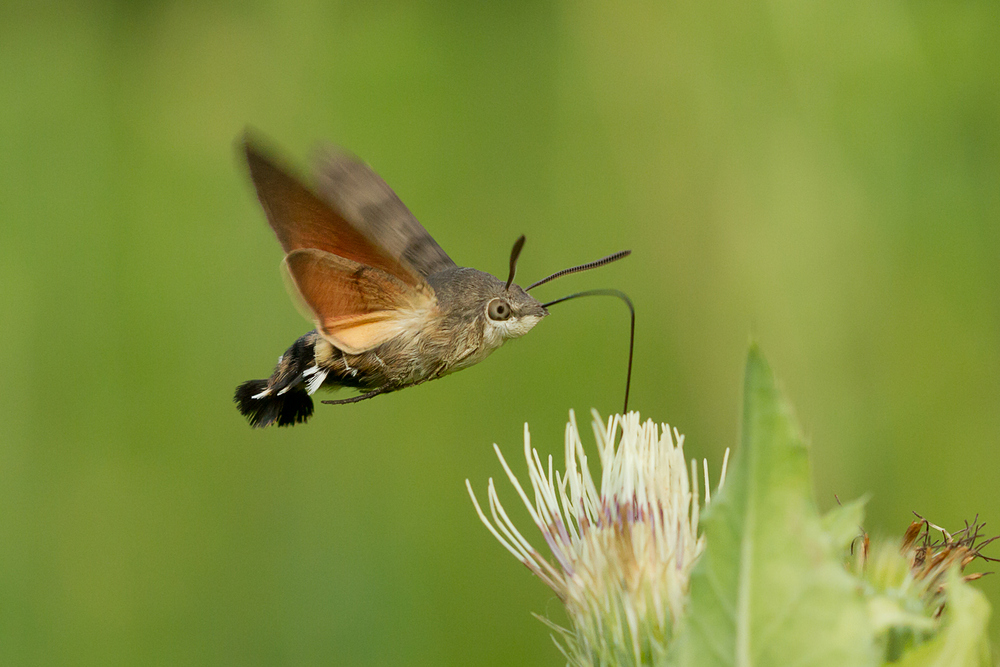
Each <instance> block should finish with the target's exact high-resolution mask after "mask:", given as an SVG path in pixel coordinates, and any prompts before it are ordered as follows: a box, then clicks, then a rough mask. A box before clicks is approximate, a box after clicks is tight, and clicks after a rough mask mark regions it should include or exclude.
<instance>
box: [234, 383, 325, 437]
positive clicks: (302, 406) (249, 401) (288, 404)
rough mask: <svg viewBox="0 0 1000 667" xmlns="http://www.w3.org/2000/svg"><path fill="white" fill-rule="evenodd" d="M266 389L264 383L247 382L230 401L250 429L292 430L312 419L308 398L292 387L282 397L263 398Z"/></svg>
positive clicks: (275, 395)
mask: <svg viewBox="0 0 1000 667" xmlns="http://www.w3.org/2000/svg"><path fill="white" fill-rule="evenodd" d="M267 385H268V380H248V381H247V382H244V383H243V384H241V385H240V386H239V387H237V388H236V396H235V397H234V398H233V400H234V401H235V402H236V407H237V408H238V409H239V411H240V414H242V415H243V416H244V417H246V418H247V421H248V422H250V426H253V427H254V428H264V427H265V426H271V425H272V424H277V425H278V426H293V425H295V424H301V423H303V422H305V421H306V420H307V419H309V417H311V416H312V413H313V401H312V397H310V396H309V394H308V393H306V391H305V390H304V389H302V388H301V387H295V388H293V389H290V390H289V391H286V392H285V393H283V394H277V393H271V394H266V393H265V392H266V391H267Z"/></svg>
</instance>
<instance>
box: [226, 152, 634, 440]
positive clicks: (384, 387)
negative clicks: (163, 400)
mask: <svg viewBox="0 0 1000 667" xmlns="http://www.w3.org/2000/svg"><path fill="white" fill-rule="evenodd" d="M242 149H243V152H244V154H245V156H246V161H247V164H248V166H249V168H250V177H251V180H252V181H253V184H254V187H255V188H256V190H257V196H258V198H259V199H260V203H261V205H262V206H263V208H264V212H265V214H266V215H267V221H268V222H269V223H270V225H271V228H272V229H273V230H274V233H275V235H277V237H278V241H279V242H280V243H281V247H282V249H283V250H284V251H285V259H284V263H283V264H284V267H285V269H286V270H287V274H288V276H289V277H290V279H291V280H290V284H291V286H292V288H293V289H292V291H293V293H294V295H295V296H296V297H298V299H299V300H300V301H301V303H302V305H304V306H305V309H306V310H307V311H308V314H309V316H310V317H311V318H312V320H313V322H314V323H315V325H316V328H315V329H314V330H312V331H310V332H309V333H307V334H305V335H303V336H302V337H300V338H299V339H298V340H296V341H295V343H293V344H292V346H291V347H290V348H288V350H287V351H286V352H285V353H284V354H283V355H281V357H280V358H279V359H278V365H277V367H276V368H275V369H274V373H273V374H272V375H271V377H270V378H267V379H262V380H249V381H247V382H244V383H243V384H241V385H240V386H239V387H237V389H236V396H235V398H234V400H235V402H236V404H237V406H238V408H239V411H240V413H242V414H243V416H245V417H246V418H247V420H248V421H249V422H250V425H251V426H253V427H255V428H263V427H265V426H270V425H272V424H277V425H278V426H291V425H294V424H297V423H300V422H304V421H306V420H307V419H308V418H309V417H310V416H311V415H312V412H313V402H312V398H311V397H312V394H313V393H315V392H316V391H317V390H318V389H319V388H321V387H323V388H329V389H336V388H340V387H347V388H353V389H357V390H359V391H360V392H361V393H360V395H357V396H354V397H351V398H345V399H340V400H335V401H323V402H324V403H332V404H339V403H354V402H357V401H362V400H365V399H369V398H372V397H374V396H377V395H379V394H385V393H388V392H391V391H396V390H399V389H403V388H405V387H410V386H413V385H416V384H421V383H423V382H427V381H428V380H434V379H436V378H439V377H442V376H444V375H447V374H448V373H453V372H455V371H458V370H461V369H463V368H467V367H469V366H471V365H473V364H476V363H478V362H480V361H482V360H483V359H485V358H486V357H487V356H489V354H490V353H491V352H493V351H494V350H495V349H497V348H498V347H500V346H501V345H503V343H504V342H505V341H507V340H510V339H512V338H518V337H520V336H523V335H524V334H526V333H527V332H528V331H530V330H531V329H532V328H533V327H534V326H535V325H536V324H538V322H539V321H540V320H541V319H542V318H543V317H545V316H546V315H548V309H547V307H548V306H551V305H553V304H555V303H558V302H561V301H564V300H566V299H570V298H576V297H578V296H591V295H595V294H606V295H612V296H617V297H619V298H623V299H624V300H625V301H626V303H627V304H628V306H629V309H630V310H632V305H631V302H630V301H629V300H628V297H626V296H625V295H624V294H622V293H621V292H617V291H616V290H590V291H588V292H581V293H579V294H573V295H569V296H568V297H563V298H561V299H556V300H555V301H551V302H549V303H544V304H543V303H541V302H539V301H538V300H536V299H535V298H533V297H532V296H530V295H529V294H528V290H530V289H532V288H534V287H537V286H538V285H540V284H542V283H544V282H548V281H549V280H552V279H553V278H556V277H559V276H562V275H565V274H567V273H574V272H576V271H582V270H585V269H589V268H593V267H595V266H601V265H603V264H607V263H608V262H612V261H615V260H617V259H621V258H622V257H625V256H626V255H628V254H629V252H630V251H622V252H619V253H615V254H614V255H609V256H608V257H605V258H603V259H601V260H597V261H596V262H590V263H588V264H584V265H581V266H577V267H573V268H570V269H564V270H563V271H559V272H557V273H555V274H552V275H551V276H549V277H548V278H545V279H543V280H540V281H538V282H537V283H535V284H534V285H531V286H529V287H528V288H526V289H523V288H521V287H520V286H518V285H516V284H514V272H515V268H516V266H517V258H518V256H519V254H520V251H521V248H522V247H523V245H524V237H523V236H522V237H520V238H519V239H518V240H517V242H516V243H515V244H514V248H513V251H512V252H511V257H510V274H509V276H508V278H507V280H506V282H505V281H502V280H500V279H498V278H496V277H494V276H492V275H490V274H488V273H485V272H483V271H478V270H476V269H472V268H466V267H460V266H458V265H457V264H455V262H454V261H452V259H451V258H450V257H449V256H448V254H447V253H445V251H444V250H442V249H441V246H439V245H438V244H437V242H435V241H434V239H433V238H432V237H431V235H430V234H428V233H427V230H425V229H424V228H423V226H422V225H421V224H420V223H419V222H418V221H417V219H416V218H415V217H414V216H413V214H412V213H410V211H409V210H408V209H407V208H406V206H404V205H403V202H401V201H400V200H399V198H398V197H397V196H396V195H395V193H394V192H393V191H392V190H391V189H390V188H389V186H388V185H386V183H385V182H384V181H383V180H382V179H381V178H379V176H378V175H377V174H376V173H375V172H374V171H373V170H372V169H371V168H370V167H368V166H367V165H366V164H364V163H363V162H361V161H360V160H359V159H358V158H356V157H354V156H353V155H350V154H348V153H345V152H343V151H340V150H337V149H328V150H326V151H325V152H323V153H322V154H321V155H320V159H319V161H318V163H317V168H316V172H315V179H316V182H315V189H311V188H309V187H307V186H306V185H304V184H303V183H302V181H300V180H299V179H298V178H296V177H295V176H293V175H292V172H291V171H290V170H288V169H286V168H284V167H282V166H280V164H279V162H278V161H277V160H275V159H274V158H273V157H271V156H270V155H269V153H268V152H267V151H266V150H264V149H263V148H262V147H261V146H260V145H259V144H258V143H257V142H256V141H254V140H253V139H252V138H251V137H250V136H249V135H246V136H245V137H244V139H243V142H242ZM632 317H633V319H632V327H633V332H634V326H635V315H634V310H632ZM631 363H632V361H631V349H630V352H629V373H630V374H631ZM625 402H626V405H627V404H628V388H627V385H626V398H625Z"/></svg>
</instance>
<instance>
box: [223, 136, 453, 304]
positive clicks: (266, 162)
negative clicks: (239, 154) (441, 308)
mask: <svg viewBox="0 0 1000 667" xmlns="http://www.w3.org/2000/svg"><path fill="white" fill-rule="evenodd" d="M243 147H244V151H245V153H246V158H247V164H248V165H249V166H250V177H251V178H252V179H253V184H254V187H255V188H256V189H257V197H258V198H259V199H260V203H261V205H262V206H263V207H264V212H265V213H266V214H267V221H268V222H269V223H270V224H271V228H272V229H273V230H274V233H275V234H276V235H277V237H278V241H279V242H281V247H282V248H284V250H285V252H286V253H292V252H294V251H296V250H301V249H304V248H314V249H317V250H322V251H324V252H327V253H332V254H334V255H337V256H339V257H343V258H346V259H348V260H351V261H352V262H356V263H358V264H363V265H365V266H369V267H373V268H376V269H379V270H381V271H383V272H385V273H387V274H389V275H391V276H393V277H394V278H396V279H398V280H400V281H402V282H403V283H405V284H406V285H409V286H411V287H413V288H420V289H421V290H422V289H423V288H425V287H426V289H430V287H428V286H427V284H426V282H425V281H424V279H423V277H422V276H421V275H420V273H419V272H417V271H415V270H414V269H413V268H411V267H410V266H408V265H406V264H404V263H402V262H401V261H400V260H399V257H397V256H395V252H394V251H391V250H389V249H387V248H385V247H382V246H380V245H379V244H378V243H374V242H373V241H372V240H371V239H372V238H375V237H370V236H368V235H366V232H365V231H363V230H360V229H358V228H356V227H355V226H353V225H352V224H351V223H349V222H348V221H347V220H346V219H345V218H344V216H343V215H341V214H340V212H338V210H337V209H335V208H332V207H331V205H330V204H329V203H327V202H325V201H323V200H322V199H320V198H319V197H317V196H316V195H315V194H313V193H312V191H310V190H309V189H308V188H307V187H306V186H304V185H303V184H302V183H301V182H300V181H299V180H298V179H297V178H295V177H294V176H292V175H291V174H290V172H289V171H287V170H285V169H283V168H281V167H279V166H278V164H277V163H276V162H275V161H274V160H272V159H271V158H270V157H268V156H267V155H266V153H265V151H264V150H262V149H261V148H260V147H259V145H257V144H256V143H255V142H254V141H253V140H252V139H251V137H250V136H248V135H246V136H244V141H243ZM373 176H374V174H373ZM375 178H376V179H377V178H378V177H377V176H375ZM380 182H381V181H380ZM383 185H384V184H383ZM386 189H388V187H386ZM390 192H391V191H390ZM396 201H398V200H396ZM399 205H400V206H401V207H402V204H401V203H400V204H399ZM403 210H405V207H404V208H403ZM414 222H415V221H414ZM418 226H419V225H418ZM421 229H423V228H421ZM424 233H425V234H426V232H424ZM428 238H429V237H428ZM431 242H432V243H433V241H431ZM435 247H436V245H435ZM446 258H447V257H446ZM449 261H450V260H449Z"/></svg>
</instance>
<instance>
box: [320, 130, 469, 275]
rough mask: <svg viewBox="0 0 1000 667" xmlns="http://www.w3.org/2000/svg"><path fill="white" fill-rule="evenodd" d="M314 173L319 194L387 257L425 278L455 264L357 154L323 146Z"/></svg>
mask: <svg viewBox="0 0 1000 667" xmlns="http://www.w3.org/2000/svg"><path fill="white" fill-rule="evenodd" d="M315 177H316V184H317V188H318V189H319V194H320V196H322V197H323V198H324V200H325V201H326V202H327V203H328V204H329V205H330V206H331V207H333V208H334V209H335V210H337V211H340V212H341V213H342V214H343V216H344V217H345V218H346V219H347V220H348V221H349V222H350V223H351V225H353V226H354V228H355V229H357V230H359V231H360V232H362V233H363V234H364V235H365V236H367V237H368V238H369V239H372V240H373V241H375V242H377V243H378V245H379V246H380V247H381V248H382V249H384V250H385V251H386V253H387V254H388V255H389V256H390V257H392V258H393V259H395V260H397V261H399V262H400V263H401V264H403V265H405V266H407V267H408V268H411V269H412V270H414V271H416V272H417V273H419V274H420V275H421V276H423V277H425V278H426V277H427V276H429V275H432V274H434V273H437V272H438V271H442V270H444V269H450V268H454V267H455V262H453V261H452V260H451V258H450V257H448V255H447V253H445V251H444V250H442V249H441V246H439V245H438V244H437V242H436V241H435V240H434V239H433V237H431V235H430V234H428V233H427V230H426V229H424V227H423V225H421V224H420V223H419V222H418V221H417V219H416V218H415V217H414V216H413V214H412V213H410V210H409V209H408V208H406V205H404V204H403V202H402V201H400V200H399V197H397V196H396V193H395V192H393V191H392V189H391V188H390V187H389V186H388V185H387V184H386V182H385V181H383V180H382V179H381V178H380V177H379V175H378V174H376V173H375V172H374V171H372V169H371V168H370V167H369V166H368V165H366V164H365V163H364V162H362V161H361V160H359V159H358V158H357V157H355V156H353V155H350V154H348V153H344V152H342V151H338V150H336V149H327V150H325V151H323V152H322V153H321V154H320V156H319V159H318V160H317V163H316V173H315Z"/></svg>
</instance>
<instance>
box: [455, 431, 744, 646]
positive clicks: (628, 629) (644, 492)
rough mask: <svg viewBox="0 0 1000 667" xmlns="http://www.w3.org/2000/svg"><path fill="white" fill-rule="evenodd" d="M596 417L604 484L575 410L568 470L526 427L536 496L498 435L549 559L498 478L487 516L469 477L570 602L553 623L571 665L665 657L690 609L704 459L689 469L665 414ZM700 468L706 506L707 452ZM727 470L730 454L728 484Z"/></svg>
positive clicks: (533, 565)
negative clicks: (523, 526) (511, 510)
mask: <svg viewBox="0 0 1000 667" xmlns="http://www.w3.org/2000/svg"><path fill="white" fill-rule="evenodd" d="M593 416H594V420H593V431H594V437H595V439H596V441H597V453H598V461H599V464H600V471H599V473H598V476H599V480H600V487H598V485H597V483H596V482H595V478H594V475H593V474H592V472H591V464H590V459H589V458H588V456H587V454H586V452H585V450H584V446H583V443H582V441H581V439H580V434H579V431H578V430H577V425H576V418H575V415H574V414H573V413H572V412H570V419H569V423H568V424H567V425H566V432H565V459H566V468H565V471H564V472H559V471H556V470H555V469H554V465H553V460H552V457H551V456H549V457H548V458H547V460H546V461H545V463H543V461H542V459H541V458H540V457H539V455H538V452H537V451H536V450H535V449H533V448H532V447H531V437H530V433H529V431H528V427H527V424H526V425H525V429H524V457H525V461H526V463H527V466H528V479H529V480H530V484H531V492H530V495H529V493H527V492H526V491H525V489H524V487H522V486H521V484H520V482H518V479H517V477H516V476H515V475H514V473H513V472H512V471H511V469H510V466H509V465H508V464H507V462H506V460H505V459H504V457H503V454H502V453H501V452H500V449H499V447H496V446H495V445H494V449H495V450H496V453H497V457H498V458H499V459H500V463H501V465H502V466H503V468H504V471H505V472H506V473H507V477H508V478H509V479H510V482H511V484H512V485H513V486H514V488H515V490H516V491H517V493H518V495H519V496H520V497H521V500H522V501H523V502H524V505H525V507H527V509H528V512H529V514H530V515H531V517H532V519H533V520H534V522H535V524H536V525H537V526H538V529H539V530H540V531H541V533H542V536H543V537H544V539H545V542H546V544H547V545H548V548H549V551H550V552H551V554H552V560H550V559H547V558H545V557H544V556H542V555H541V553H539V552H538V551H537V550H536V549H535V548H534V547H533V546H532V545H531V543H530V542H529V541H528V540H527V539H525V537H524V536H523V535H522V534H521V533H520V532H519V531H518V529H517V528H516V527H515V526H514V524H513V522H512V521H511V520H510V518H509V517H508V515H507V512H506V511H505V510H504V508H503V506H502V504H501V503H500V499H499V496H498V494H497V490H496V487H495V485H494V483H493V480H492V479H490V481H489V485H488V489H487V497H488V505H489V512H490V517H487V515H486V513H485V512H484V511H483V509H482V507H481V506H480V504H479V502H478V500H477V499H476V496H475V493H473V491H472V486H471V484H469V482H468V480H466V486H467V487H468V490H469V495H470V496H471V497H472V502H473V503H474V504H475V507H476V511H477V512H478V514H479V517H480V519H481V520H482V521H483V523H484V524H485V525H486V527H487V528H488V529H489V530H490V532H491V533H493V535H494V537H496V538H497V540H499V541H500V543H501V544H502V545H503V546H504V547H505V548H506V549H507V550H508V551H510V552H511V553H512V554H513V555H514V557H515V558H517V559H518V560H519V561H521V562H522V563H524V564H525V565H526V566H527V567H528V569H530V570H531V571H532V572H533V573H534V574H535V575H536V576H538V578H540V579H541V580H542V581H544V582H545V583H546V584H547V585H548V586H549V587H550V588H552V590H553V591H555V593H556V594H557V595H558V596H559V598H560V599H561V600H562V601H563V602H564V604H565V605H566V610H567V613H568V615H569V618H570V622H571V624H572V628H562V627H559V626H557V625H555V624H553V623H551V622H550V621H546V622H547V623H548V624H549V625H550V627H552V628H553V629H554V630H556V631H557V632H558V633H559V634H560V635H561V636H562V639H563V642H564V646H561V647H560V648H561V650H562V651H563V652H564V653H565V654H566V658H567V659H568V660H569V661H570V663H571V664H574V665H592V664H609V663H611V664H648V663H649V661H650V660H657V659H658V658H661V657H663V656H665V655H666V649H667V644H668V642H669V640H670V638H671V637H672V635H673V633H674V631H675V630H676V628H677V623H678V621H679V619H680V618H681V615H682V614H683V611H684V605H685V601H686V599H687V590H688V579H689V575H690V572H691V568H692V566H693V565H694V563H695V561H696V560H697V558H698V556H699V555H700V554H701V552H702V550H703V549H704V546H705V541H704V537H703V536H701V535H699V532H698V517H699V513H700V510H701V500H700V497H699V488H698V470H697V465H696V463H695V462H694V461H691V467H690V474H689V472H688V465H687V461H686V460H685V457H684V437H683V436H682V435H681V434H680V433H679V432H678V431H677V430H676V429H671V428H670V427H669V426H668V425H666V424H662V425H660V426H659V427H658V426H657V425H656V424H655V423H653V421H652V420H647V421H646V422H645V423H643V422H641V421H640V418H639V414H638V413H636V412H630V413H628V414H627V415H615V416H614V417H612V418H610V419H609V420H608V421H607V422H604V421H603V420H602V419H601V418H600V416H599V415H598V414H597V413H596V412H594V413H593ZM726 454H727V457H728V451H727V453H726ZM704 476H705V483H704V487H705V503H706V504H707V503H708V502H709V499H710V491H709V482H708V465H707V462H705V464H704ZM724 478H725V462H724V463H723V469H722V475H721V478H720V481H719V485H720V486H721V484H722V480H723V479H724ZM491 518H492V520H491ZM543 620H545V619H543Z"/></svg>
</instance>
